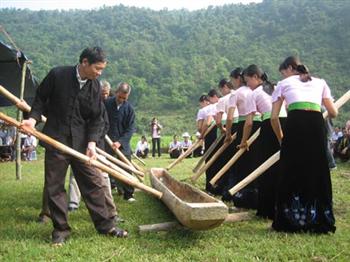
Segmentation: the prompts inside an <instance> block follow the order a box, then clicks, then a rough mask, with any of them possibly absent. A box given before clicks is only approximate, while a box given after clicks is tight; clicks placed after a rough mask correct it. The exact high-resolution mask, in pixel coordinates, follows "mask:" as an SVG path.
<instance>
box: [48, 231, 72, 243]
mask: <svg viewBox="0 0 350 262" xmlns="http://www.w3.org/2000/svg"><path fill="white" fill-rule="evenodd" d="M69 235H70V232H69V231H62V232H52V245H53V246H63V244H64V243H65V242H66V241H67V239H68V238H69Z"/></svg>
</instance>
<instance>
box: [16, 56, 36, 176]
mask: <svg viewBox="0 0 350 262" xmlns="http://www.w3.org/2000/svg"><path fill="white" fill-rule="evenodd" d="M31 63H32V62H31V61H24V63H23V66H22V79H21V89H20V94H19V97H20V99H23V97H24V89H25V86H26V73H27V65H28V64H31ZM22 119H23V113H22V111H21V110H20V109H17V121H18V122H21V121H22ZM21 152H22V149H21V134H20V133H19V132H18V130H17V134H16V179H17V180H20V179H22V163H21V162H22V159H21Z"/></svg>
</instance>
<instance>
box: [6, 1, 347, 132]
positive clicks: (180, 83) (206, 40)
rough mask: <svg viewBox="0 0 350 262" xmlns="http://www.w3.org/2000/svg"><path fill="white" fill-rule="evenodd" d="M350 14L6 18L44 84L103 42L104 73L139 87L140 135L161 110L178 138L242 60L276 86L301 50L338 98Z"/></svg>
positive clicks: (265, 9) (331, 6) (243, 9)
mask: <svg viewBox="0 0 350 262" xmlns="http://www.w3.org/2000/svg"><path fill="white" fill-rule="evenodd" d="M349 13H350V1H332V0H290V1H277V0H265V1H263V2H262V3H259V4H249V5H242V4H231V5H225V6H222V7H212V6H211V7H208V8H207V9H202V10H198V11H191V12H190V11H187V10H177V11H169V10H166V9H164V10H161V11H154V10H151V9H146V8H135V7H125V6H123V5H118V6H114V7H103V8H100V9H97V10H87V11H86V10H70V11H57V10H56V11H30V10H28V9H24V10H22V9H0V24H1V25H3V26H4V28H5V29H6V30H7V31H8V32H9V33H10V34H11V36H12V38H13V39H14V40H15V41H16V43H17V45H18V46H19V48H20V49H21V50H23V52H24V53H25V54H26V55H27V57H29V59H31V60H32V61H33V65H32V66H31V69H32V71H33V73H34V75H35V76H36V77H37V78H38V80H39V81H40V80H41V79H42V78H43V77H44V76H45V75H46V74H47V72H48V71H49V70H50V68H51V67H53V66H57V65H69V64H74V63H77V60H78V55H79V54H80V52H81V50H82V49H83V48H85V47H86V46H93V45H100V46H102V47H103V48H104V49H105V50H106V52H107V55H108V59H109V64H108V67H107V69H106V70H105V72H104V74H103V76H102V78H103V79H106V80H108V81H110V82H111V83H112V85H113V86H116V85H117V84H118V83H119V82H121V81H126V82H129V83H130V84H131V85H132V86H133V87H134V88H133V91H132V94H131V97H130V100H131V102H132V103H133V105H134V106H135V108H136V113H137V128H138V133H145V132H149V131H148V130H149V123H150V120H151V118H152V117H153V116H156V117H158V118H159V119H160V121H161V122H162V124H163V125H164V126H165V128H164V133H166V134H172V133H178V134H179V133H180V132H183V131H189V132H191V131H194V129H195V127H194V121H195V114H196V111H197V104H198V103H197V100H198V97H199V96H200V95H201V94H203V93H206V92H207V91H208V90H209V89H210V88H212V87H217V84H218V82H219V80H220V79H222V78H227V77H228V75H229V72H230V71H231V70H232V69H233V68H235V67H237V66H241V67H246V66H248V65H249V64H252V63H255V64H258V65H259V66H261V67H262V68H263V69H264V70H265V71H266V72H267V73H268V75H269V78H270V79H271V80H273V81H275V82H277V81H279V80H280V75H279V72H278V66H279V64H280V63H281V61H282V60H283V59H284V58H285V57H287V56H289V55H298V56H299V57H300V58H301V60H302V61H303V62H304V63H305V64H306V65H307V66H308V67H309V68H310V71H311V72H312V74H313V75H316V76H320V77H322V78H324V79H326V81H327V83H328V84H329V86H330V87H331V89H332V92H333V95H334V96H335V98H338V97H339V96H340V95H341V94H342V93H344V92H345V90H347V89H348V83H349V80H350V79H349V77H350V76H349V74H348V71H349V57H350V49H349V48H348V47H349V46H350V31H349V30H347V28H349V27H350V18H349V15H348V14H349ZM1 38H2V40H5V39H4V38H3V36H1ZM349 109H350V106H345V110H342V113H341V114H340V117H339V118H338V120H336V123H339V124H340V123H343V122H344V121H345V120H346V119H348V118H349V116H350V113H347V112H349V111H350V110H349Z"/></svg>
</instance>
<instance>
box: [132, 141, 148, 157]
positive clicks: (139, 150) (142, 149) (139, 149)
mask: <svg viewBox="0 0 350 262" xmlns="http://www.w3.org/2000/svg"><path fill="white" fill-rule="evenodd" d="M135 151H136V155H137V156H138V157H142V158H146V157H147V155H148V152H149V146H148V143H147V139H146V137H145V136H141V140H140V141H139V142H137V146H136V150H135Z"/></svg>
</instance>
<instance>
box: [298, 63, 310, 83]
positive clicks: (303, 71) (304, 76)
mask: <svg viewBox="0 0 350 262" xmlns="http://www.w3.org/2000/svg"><path fill="white" fill-rule="evenodd" d="M296 71H297V72H298V73H299V75H300V80H301V81H302V82H308V81H311V80H312V79H311V76H310V72H309V69H308V68H307V66H306V65H298V66H297V68H296Z"/></svg>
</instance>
